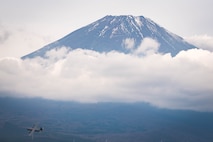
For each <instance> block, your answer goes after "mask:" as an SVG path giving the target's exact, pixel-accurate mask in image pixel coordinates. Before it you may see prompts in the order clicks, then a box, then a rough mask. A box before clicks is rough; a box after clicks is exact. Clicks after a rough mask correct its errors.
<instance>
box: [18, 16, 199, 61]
mask: <svg viewBox="0 0 213 142" xmlns="http://www.w3.org/2000/svg"><path fill="white" fill-rule="evenodd" d="M146 37H149V38H152V39H154V40H156V41H158V43H160V47H159V52H160V53H171V55H172V56H175V55H176V54H177V53H178V52H180V51H182V50H188V49H192V48H196V47H195V46H193V45H191V44H189V43H187V42H186V41H184V39H183V38H181V37H180V36H178V35H175V34H173V33H171V32H169V31H167V30H166V29H164V28H163V27H161V26H159V25H158V24H156V23H155V22H153V21H152V20H150V19H149V18H145V17H143V16H131V15H127V16H126V15H123V16H111V15H108V16H105V17H103V18H101V19H99V20H97V21H95V22H93V23H91V24H89V25H87V26H85V27H82V28H80V29H78V30H76V31H74V32H72V33H70V34H68V35H67V36H65V37H63V38H61V39H59V40H57V41H55V42H53V43H50V44H48V45H47V46H44V47H43V48H41V49H39V50H37V51H35V52H33V53H31V54H28V55H26V56H23V57H22V58H23V59H24V58H33V57H36V56H44V55H45V53H46V52H47V51H49V50H51V49H54V48H60V47H62V46H66V47H70V48H71V49H77V48H82V49H89V50H95V51H98V52H109V51H112V50H115V51H119V52H123V53H129V52H130V50H129V49H127V48H125V47H124V44H123V43H124V40H125V39H131V40H133V41H134V47H135V48H136V47H137V46H138V45H139V44H140V43H141V41H142V40H143V39H144V38H146Z"/></svg>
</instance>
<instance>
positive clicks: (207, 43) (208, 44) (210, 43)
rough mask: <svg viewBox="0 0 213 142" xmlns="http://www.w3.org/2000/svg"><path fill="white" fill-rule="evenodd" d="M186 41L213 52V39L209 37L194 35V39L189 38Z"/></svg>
mask: <svg viewBox="0 0 213 142" xmlns="http://www.w3.org/2000/svg"><path fill="white" fill-rule="evenodd" d="M186 40H187V41H188V42H190V43H192V44H194V45H195V46H197V47H199V48H201V49H205V50H209V51H213V37H212V36H209V35H194V36H192V37H187V38H186Z"/></svg>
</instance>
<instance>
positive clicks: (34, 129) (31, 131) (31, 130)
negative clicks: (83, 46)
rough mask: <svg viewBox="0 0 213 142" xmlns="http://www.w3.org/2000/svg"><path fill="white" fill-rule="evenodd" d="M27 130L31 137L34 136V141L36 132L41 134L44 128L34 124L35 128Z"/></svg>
mask: <svg viewBox="0 0 213 142" xmlns="http://www.w3.org/2000/svg"><path fill="white" fill-rule="evenodd" d="M27 130H28V132H29V136H32V139H33V134H34V132H41V131H42V130H43V128H42V127H40V128H39V127H38V126H37V124H34V125H33V127H31V128H27Z"/></svg>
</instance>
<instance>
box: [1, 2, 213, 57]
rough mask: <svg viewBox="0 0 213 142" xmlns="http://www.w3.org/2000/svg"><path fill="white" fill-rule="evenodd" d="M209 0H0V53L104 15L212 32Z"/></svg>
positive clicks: (17, 51)
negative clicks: (135, 17)
mask: <svg viewBox="0 0 213 142" xmlns="http://www.w3.org/2000/svg"><path fill="white" fill-rule="evenodd" d="M212 5H213V1H212V0H160V1H159V0H131V1H123V0H113V1H111V0H102V1H100V0H90V1H87V0H60V1H59V0H0V57H5V56H15V57H20V56H23V55H25V54H27V53H29V52H32V51H34V50H36V49H38V48H41V47H43V46H44V45H46V44H48V43H50V42H53V41H55V40H57V39H59V38H61V37H63V36H65V35H66V34H68V33H70V32H72V31H74V30H76V29H78V28H81V27H82V26H86V25H87V24H90V23H92V22H94V21H96V20H98V19H100V18H102V17H104V16H106V15H135V16H145V17H148V18H150V19H152V20H153V21H155V22H157V23H158V24H159V25H161V26H163V27H165V28H166V29H167V30H169V31H171V32H173V33H175V34H178V35H180V36H182V37H187V38H188V37H192V36H195V35H208V36H212V35H213V28H212V25H213V16H212V13H213V9H212Z"/></svg>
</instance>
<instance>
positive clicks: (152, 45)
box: [134, 38, 160, 55]
mask: <svg viewBox="0 0 213 142" xmlns="http://www.w3.org/2000/svg"><path fill="white" fill-rule="evenodd" d="M159 46H160V44H159V43H158V42H157V41H156V40H154V39H152V38H144V39H143V40H142V42H141V44H140V45H139V47H138V48H137V49H136V50H135V51H134V53H135V54H142V55H144V54H145V55H149V54H154V53H157V52H158V48H159Z"/></svg>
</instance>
